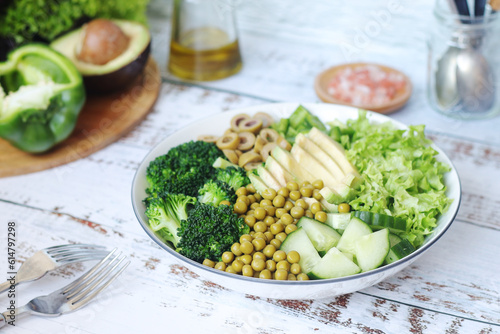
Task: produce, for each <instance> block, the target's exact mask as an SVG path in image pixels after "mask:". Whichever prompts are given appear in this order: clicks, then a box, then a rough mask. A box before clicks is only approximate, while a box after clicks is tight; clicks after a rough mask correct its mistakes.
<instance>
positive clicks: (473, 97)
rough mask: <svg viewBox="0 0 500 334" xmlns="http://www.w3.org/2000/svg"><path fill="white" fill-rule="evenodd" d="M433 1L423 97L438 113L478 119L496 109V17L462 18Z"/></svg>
mask: <svg viewBox="0 0 500 334" xmlns="http://www.w3.org/2000/svg"><path fill="white" fill-rule="evenodd" d="M450 3H453V2H452V1H446V0H437V1H436V5H435V7H434V23H433V25H432V30H431V31H430V33H429V36H428V69H427V79H428V80H427V81H428V83H427V95H428V99H429V102H430V104H431V106H432V107H433V108H434V109H435V110H437V111H438V112H440V113H442V114H444V115H447V116H450V117H455V118H460V119H481V118H488V117H492V116H495V115H497V114H498V113H499V111H500V84H499V83H500V52H499V50H500V38H498V36H500V19H498V13H496V12H494V11H492V10H491V8H490V7H489V5H487V7H486V10H485V14H484V16H480V17H472V18H471V17H469V16H461V15H458V14H457V13H455V12H453V10H451V9H450V7H449V4H450Z"/></svg>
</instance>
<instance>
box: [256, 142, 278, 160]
mask: <svg viewBox="0 0 500 334" xmlns="http://www.w3.org/2000/svg"><path fill="white" fill-rule="evenodd" d="M276 146H277V144H276V143H267V144H266V145H264V147H263V148H262V150H261V151H260V155H261V157H262V161H266V159H267V157H268V156H269V154H271V151H272V150H273V149H274V148H275V147H276Z"/></svg>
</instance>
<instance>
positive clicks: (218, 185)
mask: <svg viewBox="0 0 500 334" xmlns="http://www.w3.org/2000/svg"><path fill="white" fill-rule="evenodd" d="M199 194H200V196H199V197H198V200H199V201H200V202H201V203H206V204H211V205H214V206H218V205H219V203H220V202H222V201H229V202H230V203H234V202H235V201H236V193H235V191H234V190H233V188H231V186H230V185H229V184H227V183H225V182H222V181H220V180H209V181H207V183H205V184H204V185H203V187H202V188H201V189H199Z"/></svg>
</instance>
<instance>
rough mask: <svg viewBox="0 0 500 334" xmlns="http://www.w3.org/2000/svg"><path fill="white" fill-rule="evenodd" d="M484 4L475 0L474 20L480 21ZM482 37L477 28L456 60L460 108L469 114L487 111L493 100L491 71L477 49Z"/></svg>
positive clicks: (493, 81)
mask: <svg viewBox="0 0 500 334" xmlns="http://www.w3.org/2000/svg"><path fill="white" fill-rule="evenodd" d="M485 6H486V1H485V0H475V3H474V15H475V18H476V22H481V21H482V18H483V15H484V9H485ZM483 37H484V31H483V30H477V31H476V32H475V36H471V37H470V39H469V42H468V43H467V46H466V48H465V49H463V50H462V52H460V53H459V54H458V55H457V60H456V63H457V88H458V93H459V95H460V97H461V99H462V101H461V104H462V110H463V111H464V112H466V113H471V114H472V113H478V114H479V113H484V112H487V111H488V110H490V109H491V108H492V107H493V104H494V102H495V91H494V87H495V80H494V77H493V71H492V70H491V67H490V65H489V64H488V61H487V60H486V59H485V58H484V56H483V55H482V54H481V52H480V50H479V49H480V47H481V44H482V40H483Z"/></svg>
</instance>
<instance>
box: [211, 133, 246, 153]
mask: <svg viewBox="0 0 500 334" xmlns="http://www.w3.org/2000/svg"><path fill="white" fill-rule="evenodd" d="M239 144H240V137H238V134H237V133H234V132H232V133H227V134H225V135H223V136H222V137H220V138H219V139H217V142H216V145H217V147H218V148H219V149H221V150H235V149H236V148H237V147H238V145H239Z"/></svg>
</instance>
